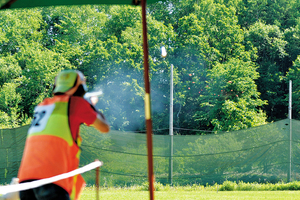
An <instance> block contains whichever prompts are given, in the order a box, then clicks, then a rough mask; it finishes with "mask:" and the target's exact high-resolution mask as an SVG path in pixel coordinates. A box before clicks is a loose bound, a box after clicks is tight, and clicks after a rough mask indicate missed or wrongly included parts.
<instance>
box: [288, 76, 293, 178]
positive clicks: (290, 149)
mask: <svg viewBox="0 0 300 200" xmlns="http://www.w3.org/2000/svg"><path fill="white" fill-rule="evenodd" d="M289 120H290V144H289V172H288V182H291V176H292V137H293V135H292V81H291V80H290V81H289Z"/></svg>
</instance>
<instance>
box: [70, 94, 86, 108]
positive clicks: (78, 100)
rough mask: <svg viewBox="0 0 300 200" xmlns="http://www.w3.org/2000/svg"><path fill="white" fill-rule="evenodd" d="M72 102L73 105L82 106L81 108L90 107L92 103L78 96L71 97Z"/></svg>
mask: <svg viewBox="0 0 300 200" xmlns="http://www.w3.org/2000/svg"><path fill="white" fill-rule="evenodd" d="M70 101H71V103H75V104H77V105H78V104H80V106H90V103H89V102H88V101H87V100H85V99H84V98H82V97H78V96H71V97H70Z"/></svg>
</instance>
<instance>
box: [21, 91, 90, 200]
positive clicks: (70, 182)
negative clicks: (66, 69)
mask: <svg viewBox="0 0 300 200" xmlns="http://www.w3.org/2000/svg"><path fill="white" fill-rule="evenodd" d="M69 99H70V96H68V95H58V96H54V97H53V98H48V99H45V100H44V101H43V102H42V103H40V104H39V105H38V106H37V107H36V108H35V110H34V118H33V120H32V124H31V127H30V128H29V130H28V135H27V139H26V144H25V149H24V152H23V158H22V162H21V166H20V169H19V174H18V178H19V179H20V182H22V181H26V180H37V179H43V178H49V177H52V176H56V175H59V174H62V173H67V172H70V171H72V170H75V169H77V168H78V165H79V157H80V148H79V147H80V144H81V138H80V137H79V136H78V138H75V139H73V137H72V134H71V130H70V126H69V116H68V109H69ZM55 184H57V185H58V186H60V187H62V188H64V189H65V190H66V191H67V192H68V193H69V195H70V198H71V199H72V200H77V199H79V196H80V192H81V190H82V189H83V186H84V184H85V182H84V180H83V178H82V176H81V175H77V176H74V177H71V178H67V179H63V180H60V181H57V182H55Z"/></svg>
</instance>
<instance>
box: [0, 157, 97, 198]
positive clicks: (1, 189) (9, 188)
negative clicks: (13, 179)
mask: <svg viewBox="0 0 300 200" xmlns="http://www.w3.org/2000/svg"><path fill="white" fill-rule="evenodd" d="M102 165H103V162H101V161H95V162H92V163H90V164H88V165H85V166H83V167H81V168H78V169H75V170H73V171H70V172H67V173H64V174H60V175H57V176H53V177H50V178H45V179H41V180H37V181H32V182H26V183H20V184H17V185H6V186H0V194H7V193H11V192H17V191H22V190H28V189H32V188H36V187H39V186H42V185H45V184H49V183H53V182H56V181H59V180H62V179H66V178H69V177H72V176H75V175H77V174H82V173H84V172H87V171H90V170H92V169H95V168H97V167H100V166H102Z"/></svg>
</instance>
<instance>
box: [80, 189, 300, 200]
mask: <svg viewBox="0 0 300 200" xmlns="http://www.w3.org/2000/svg"><path fill="white" fill-rule="evenodd" d="M95 197H96V192H95V190H94V189H90V188H87V189H85V190H84V191H83V194H82V196H81V200H95V199H96V198H95ZM99 197H100V199H101V200H102V199H105V200H116V199H117V200H147V199H149V192H148V191H133V190H127V189H116V190H114V189H111V190H100V192H99ZM154 197H155V199H156V200H197V199H205V200H207V199H213V200H219V199H230V200H240V199H247V200H249V199H250V200H252V199H253V200H254V199H270V200H271V199H272V200H274V199H282V200H295V199H299V200H300V191H218V192H217V191H156V192H154Z"/></svg>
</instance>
